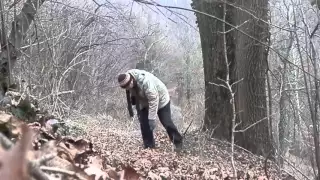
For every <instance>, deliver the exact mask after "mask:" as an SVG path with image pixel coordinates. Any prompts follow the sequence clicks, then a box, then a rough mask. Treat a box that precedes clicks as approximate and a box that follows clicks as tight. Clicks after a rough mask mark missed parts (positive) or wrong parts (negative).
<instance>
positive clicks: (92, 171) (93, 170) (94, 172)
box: [84, 165, 108, 180]
mask: <svg viewBox="0 0 320 180" xmlns="http://www.w3.org/2000/svg"><path fill="white" fill-rule="evenodd" d="M84 172H85V173H86V174H87V175H88V176H90V177H94V180H98V179H99V178H103V179H106V178H107V177H108V174H107V173H106V172H103V171H102V170H101V169H99V168H98V167H96V166H93V165H91V166H89V167H87V168H86V169H84Z"/></svg>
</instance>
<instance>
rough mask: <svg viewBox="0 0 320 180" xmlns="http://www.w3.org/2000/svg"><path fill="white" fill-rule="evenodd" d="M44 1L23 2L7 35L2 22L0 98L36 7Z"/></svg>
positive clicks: (30, 0)
mask: <svg viewBox="0 0 320 180" xmlns="http://www.w3.org/2000/svg"><path fill="white" fill-rule="evenodd" d="M44 1H45V0H27V1H26V2H25V3H24V5H23V7H22V9H21V12H20V13H19V14H18V15H17V16H16V17H15V18H14V21H13V22H12V30H11V33H10V36H9V37H7V32H6V31H5V29H4V22H3V24H2V27H1V28H2V29H1V52H0V100H1V99H2V98H3V96H4V95H5V93H6V91H7V88H8V87H9V84H8V83H9V77H10V76H9V75H10V72H11V70H12V68H13V67H14V64H15V62H16V61H17V58H18V57H19V55H20V47H21V46H22V44H23V41H24V38H25V35H26V32H27V31H28V29H29V27H30V24H31V23H32V22H33V20H34V17H35V15H36V13H37V10H38V8H39V7H40V6H41V5H42V4H43V2H44ZM1 3H3V2H1ZM1 7H3V4H1ZM2 13H3V11H2ZM2 15H3V14H2Z"/></svg>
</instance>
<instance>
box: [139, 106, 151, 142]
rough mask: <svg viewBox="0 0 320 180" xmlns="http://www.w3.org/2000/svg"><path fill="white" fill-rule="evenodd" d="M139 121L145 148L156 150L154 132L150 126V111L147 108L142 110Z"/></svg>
mask: <svg viewBox="0 0 320 180" xmlns="http://www.w3.org/2000/svg"><path fill="white" fill-rule="evenodd" d="M139 121H140V128H141V134H142V140H143V144H144V148H154V147H155V142H154V137H153V132H152V131H151V129H150V126H149V119H148V110H147V109H146V108H143V109H142V110H140V117H139Z"/></svg>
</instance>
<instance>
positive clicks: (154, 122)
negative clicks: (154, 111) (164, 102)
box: [149, 119, 156, 131]
mask: <svg viewBox="0 0 320 180" xmlns="http://www.w3.org/2000/svg"><path fill="white" fill-rule="evenodd" d="M149 126H150V129H151V131H153V130H154V129H155V128H156V120H155V119H149Z"/></svg>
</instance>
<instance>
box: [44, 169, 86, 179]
mask: <svg viewBox="0 0 320 180" xmlns="http://www.w3.org/2000/svg"><path fill="white" fill-rule="evenodd" d="M40 169H41V170H44V171H50V172H54V173H61V174H65V175H68V176H72V177H76V178H78V179H80V180H87V179H86V178H84V177H82V176H81V175H80V174H78V173H76V172H73V171H68V170H64V169H60V168H56V167H47V166H41V167H40Z"/></svg>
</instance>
